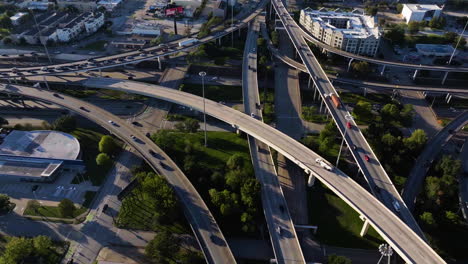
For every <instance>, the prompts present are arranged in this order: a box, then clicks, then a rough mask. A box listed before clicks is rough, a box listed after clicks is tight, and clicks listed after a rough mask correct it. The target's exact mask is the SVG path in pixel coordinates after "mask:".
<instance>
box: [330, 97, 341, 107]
mask: <svg viewBox="0 0 468 264" xmlns="http://www.w3.org/2000/svg"><path fill="white" fill-rule="evenodd" d="M330 97H331V100H332V102H333V104H334V105H335V107H336V108H340V106H341V102H340V98H339V97H338V96H336V94H330Z"/></svg>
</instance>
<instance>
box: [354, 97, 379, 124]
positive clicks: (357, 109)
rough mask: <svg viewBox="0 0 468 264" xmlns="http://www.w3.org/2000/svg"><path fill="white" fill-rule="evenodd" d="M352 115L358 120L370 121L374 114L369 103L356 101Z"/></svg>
mask: <svg viewBox="0 0 468 264" xmlns="http://www.w3.org/2000/svg"><path fill="white" fill-rule="evenodd" d="M353 116H354V117H355V118H356V119H358V120H363V121H370V120H371V119H372V118H373V116H374V115H373V114H372V105H371V103H369V102H366V101H358V102H357V104H356V105H355V106H354V108H353Z"/></svg>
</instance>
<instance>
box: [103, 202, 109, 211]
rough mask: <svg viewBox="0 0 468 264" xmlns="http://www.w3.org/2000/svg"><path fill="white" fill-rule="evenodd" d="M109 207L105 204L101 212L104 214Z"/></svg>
mask: <svg viewBox="0 0 468 264" xmlns="http://www.w3.org/2000/svg"><path fill="white" fill-rule="evenodd" d="M108 207H109V205H108V204H105V205H104V206H103V207H102V211H103V212H105V211H106V210H107V208H108Z"/></svg>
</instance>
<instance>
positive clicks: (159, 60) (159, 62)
mask: <svg viewBox="0 0 468 264" xmlns="http://www.w3.org/2000/svg"><path fill="white" fill-rule="evenodd" d="M158 68H159V70H161V57H158Z"/></svg>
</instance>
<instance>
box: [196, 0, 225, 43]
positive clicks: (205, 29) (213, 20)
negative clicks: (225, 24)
mask: <svg viewBox="0 0 468 264" xmlns="http://www.w3.org/2000/svg"><path fill="white" fill-rule="evenodd" d="M203 2H206V1H205V0H204V1H203ZM202 5H203V3H202ZM200 7H201V6H200ZM211 15H212V13H211ZM222 21H223V19H222V18H220V17H216V16H211V17H210V18H209V19H208V21H206V22H205V23H203V25H202V26H201V28H200V31H199V32H198V35H197V36H198V38H203V37H206V36H208V35H209V34H210V33H211V27H213V26H214V25H217V24H219V23H221V22H222Z"/></svg>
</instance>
